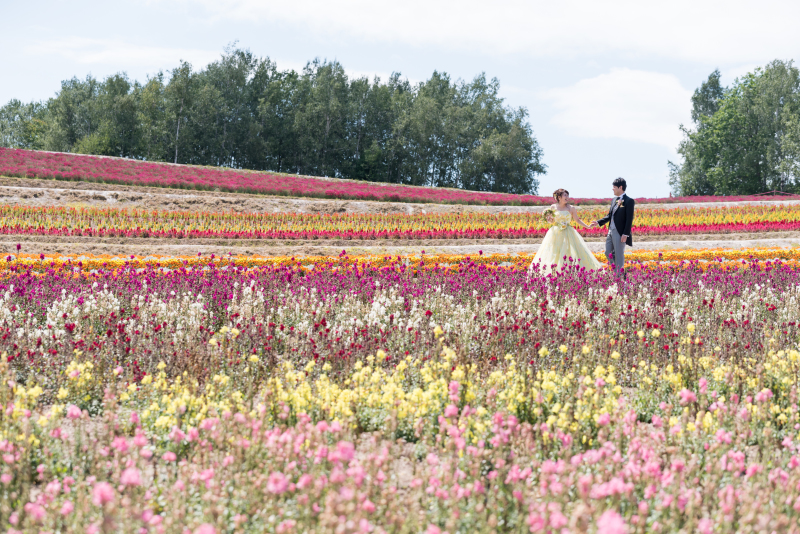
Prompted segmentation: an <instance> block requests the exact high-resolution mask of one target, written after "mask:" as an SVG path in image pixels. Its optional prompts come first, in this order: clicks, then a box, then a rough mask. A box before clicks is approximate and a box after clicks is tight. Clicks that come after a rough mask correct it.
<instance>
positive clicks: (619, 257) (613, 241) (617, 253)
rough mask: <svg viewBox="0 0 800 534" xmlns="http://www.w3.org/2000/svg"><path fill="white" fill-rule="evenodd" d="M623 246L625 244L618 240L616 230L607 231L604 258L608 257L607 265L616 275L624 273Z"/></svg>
mask: <svg viewBox="0 0 800 534" xmlns="http://www.w3.org/2000/svg"><path fill="white" fill-rule="evenodd" d="M625 246H626V245H625V243H622V242H621V241H620V240H619V232H617V229H616V228H611V229H609V230H608V236H607V237H606V257H608V263H609V264H610V265H612V266H613V267H614V270H615V271H616V272H617V273H624V272H625V271H624V270H623V267H624V266H625Z"/></svg>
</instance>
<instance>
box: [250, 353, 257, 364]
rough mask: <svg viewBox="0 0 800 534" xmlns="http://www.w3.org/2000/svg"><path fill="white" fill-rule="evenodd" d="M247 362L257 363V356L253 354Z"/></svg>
mask: <svg viewBox="0 0 800 534" xmlns="http://www.w3.org/2000/svg"><path fill="white" fill-rule="evenodd" d="M248 360H250V361H251V362H252V363H257V362H258V356H256V355H255V354H253V355H251V356H250V357H249V358H248Z"/></svg>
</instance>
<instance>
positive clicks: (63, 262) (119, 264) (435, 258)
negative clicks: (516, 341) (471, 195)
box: [0, 247, 800, 271]
mask: <svg viewBox="0 0 800 534" xmlns="http://www.w3.org/2000/svg"><path fill="white" fill-rule="evenodd" d="M594 256H595V258H597V259H598V260H600V261H602V262H605V261H606V257H605V254H603V253H601V252H596V253H594ZM625 258H626V261H627V262H629V264H630V265H634V264H637V263H645V264H646V263H651V262H655V263H665V262H670V263H674V262H698V261H700V262H705V263H719V262H730V263H732V264H738V265H740V264H741V262H742V261H745V262H747V261H752V260H759V261H772V260H782V261H799V260H800V249H796V248H791V249H786V248H777V247H775V248H769V247H766V248H754V249H747V248H746V249H725V248H710V249H692V250H632V251H630V252H628V253H627V254H626V255H625ZM0 259H3V258H0ZM4 259H5V261H0V270H9V269H14V270H27V269H33V270H34V271H46V270H48V269H52V268H57V269H60V268H62V267H63V266H69V267H70V268H71V269H76V268H77V269H79V270H83V271H93V270H116V269H122V268H125V269H142V268H147V267H149V268H155V269H158V268H165V269H181V268H189V269H198V268H200V269H202V268H205V267H210V266H212V265H213V266H214V267H215V268H228V267H235V268H248V269H250V268H259V267H305V268H309V267H311V268H316V269H339V268H347V267H351V266H357V267H359V268H364V269H366V268H370V269H378V268H384V267H401V266H402V267H403V268H420V267H427V268H437V267H439V268H441V267H456V268H457V267H461V266H467V265H486V266H499V267H511V266H513V267H515V268H528V267H529V266H530V262H531V260H532V259H533V254H526V253H505V254H483V253H480V254H425V255H402V256H361V255H355V256H350V255H347V254H346V253H345V251H343V254H342V255H341V256H340V257H338V258H335V257H331V256H301V257H288V256H268V257H264V256H258V255H255V256H232V255H222V256H216V255H215V254H210V255H208V256H202V255H200V256H135V255H132V256H126V257H122V256H112V255H94V254H89V253H87V254H80V255H79V254H70V255H61V254H39V255H36V254H8V255H6V256H5V258H4Z"/></svg>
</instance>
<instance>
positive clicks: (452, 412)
mask: <svg viewBox="0 0 800 534" xmlns="http://www.w3.org/2000/svg"><path fill="white" fill-rule="evenodd" d="M457 415H458V408H456V407H455V405H453V404H448V405H447V408H445V409H444V416H445V417H456V416H457Z"/></svg>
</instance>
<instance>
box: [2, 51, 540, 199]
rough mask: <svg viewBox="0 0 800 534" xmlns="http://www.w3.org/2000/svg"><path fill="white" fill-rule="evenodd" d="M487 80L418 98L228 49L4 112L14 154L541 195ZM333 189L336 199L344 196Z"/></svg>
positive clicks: (406, 86)
mask: <svg viewBox="0 0 800 534" xmlns="http://www.w3.org/2000/svg"><path fill="white" fill-rule="evenodd" d="M498 93H499V82H498V81H497V80H496V79H493V80H491V81H487V80H486V77H485V76H484V75H479V76H477V77H476V78H475V79H474V80H472V81H471V82H463V81H455V82H454V81H452V80H451V79H450V77H449V76H448V75H447V74H446V73H440V72H434V73H433V75H432V76H431V78H430V79H429V80H427V81H425V82H421V83H419V84H416V85H414V86H412V85H411V84H410V83H409V82H408V81H407V80H403V79H401V77H400V74H398V73H395V74H393V75H392V76H390V77H389V79H388V80H386V81H385V82H384V81H381V80H380V79H379V78H377V77H376V78H375V79H374V80H372V81H370V80H369V79H368V78H366V77H360V78H349V77H348V76H347V74H346V73H345V70H344V67H343V66H342V65H341V64H340V63H338V62H336V61H333V62H328V61H320V60H315V61H312V62H310V63H308V64H307V65H306V67H305V68H304V69H303V70H302V72H299V73H298V72H295V71H291V70H290V71H279V70H278V69H277V67H276V65H275V63H274V62H272V61H271V60H270V59H269V58H264V59H261V58H257V57H255V56H254V55H253V54H252V53H250V52H249V51H247V50H240V49H236V48H233V47H228V48H226V50H225V52H224V54H223V55H222V57H221V58H220V59H219V60H218V61H215V62H213V63H211V64H210V65H208V66H206V67H205V68H204V69H202V70H199V71H195V70H194V69H193V68H192V65H190V64H188V63H186V62H182V63H181V64H180V65H179V66H178V67H176V68H175V69H173V70H172V71H171V72H169V73H168V74H166V75H165V74H164V73H158V74H157V75H156V76H154V77H152V78H149V79H148V80H147V81H146V82H145V83H144V84H140V83H139V82H132V81H130V80H129V79H128V77H127V76H126V75H125V74H124V73H120V74H116V75H113V76H110V77H108V78H106V79H105V80H103V81H98V80H96V79H94V78H92V77H91V76H88V77H87V78H86V79H85V80H79V79H78V78H73V79H71V80H67V81H64V82H62V86H61V90H60V91H59V92H58V93H57V94H56V96H55V97H53V98H51V99H50V100H49V101H47V102H45V103H33V104H22V103H21V102H19V101H16V100H14V101H11V102H9V103H8V104H7V105H6V106H4V107H3V108H0V141H2V145H3V146H8V147H18V148H38V149H47V150H54V151H63V152H80V153H87V154H100V155H109V156H120V157H129V158H136V159H144V160H148V161H171V162H174V163H190V164H198V165H218V166H227V167H234V168H247V169H254V170H272V171H277V172H286V173H298V174H306V175H320V176H331V177H338V178H351V179H357V180H368V181H376V182H391V183H402V184H410V185H420V186H439V187H455V188H465V189H471V190H479V191H496V192H509V193H536V192H537V189H538V180H537V179H536V177H537V175H539V174H544V173H545V172H546V167H545V165H544V164H543V163H542V149H541V148H540V147H539V144H538V143H537V141H536V138H535V137H534V135H533V131H532V129H531V126H530V125H529V124H528V122H527V111H526V110H525V109H524V108H519V109H513V108H510V107H508V106H505V105H504V102H503V99H502V98H500V97H499V95H498ZM332 187H335V186H334V185H333V184H332Z"/></svg>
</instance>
